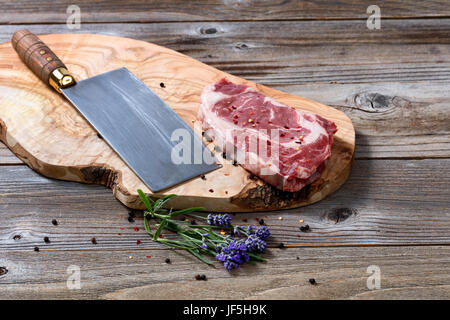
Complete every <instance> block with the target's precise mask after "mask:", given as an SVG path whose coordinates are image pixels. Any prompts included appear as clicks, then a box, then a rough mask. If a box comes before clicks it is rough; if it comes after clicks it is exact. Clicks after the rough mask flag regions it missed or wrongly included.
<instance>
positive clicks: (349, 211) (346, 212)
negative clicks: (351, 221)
mask: <svg viewBox="0 0 450 320" xmlns="http://www.w3.org/2000/svg"><path fill="white" fill-rule="evenodd" d="M356 215H358V210H356V209H353V208H335V209H333V210H331V211H329V212H326V213H325V215H324V216H323V218H324V219H326V220H330V221H333V222H334V223H336V224H337V223H341V222H344V221H345V220H347V219H348V218H350V217H351V216H356Z"/></svg>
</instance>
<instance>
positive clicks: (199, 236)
mask: <svg viewBox="0 0 450 320" xmlns="http://www.w3.org/2000/svg"><path fill="white" fill-rule="evenodd" d="M138 194H139V197H140V198H141V200H142V202H143V203H144V204H145V206H146V208H147V210H146V211H145V212H144V226H145V230H146V231H147V233H148V234H149V235H150V236H151V237H152V239H153V240H154V241H156V242H159V243H163V244H165V245H167V246H169V247H173V248H176V249H183V250H186V251H188V252H189V253H191V254H192V255H193V256H195V257H196V258H198V259H199V260H201V261H202V262H204V263H206V264H209V265H212V264H213V263H212V262H211V261H209V260H208V259H206V258H205V257H204V256H213V257H215V258H216V259H217V260H219V261H221V262H222V263H223V265H224V267H225V269H226V270H227V271H231V270H233V269H236V268H237V267H239V266H240V265H241V264H243V263H246V262H249V261H259V262H263V261H265V260H264V259H263V258H262V257H261V256H260V255H259V254H261V253H264V252H265V251H266V247H267V244H266V242H265V240H266V239H267V238H268V237H269V236H270V231H269V229H268V228H267V227H266V226H261V227H259V228H256V227H254V226H249V227H247V228H244V227H241V226H233V225H232V219H231V217H230V215H229V214H209V215H208V216H207V217H202V216H197V215H194V214H192V213H193V212H196V211H202V210H204V208H200V207H199V208H187V209H183V210H178V211H173V210H172V209H170V210H166V209H163V206H164V205H165V204H166V203H167V202H168V201H169V200H170V199H171V198H173V197H175V195H173V194H171V195H168V196H165V197H164V198H161V199H159V200H157V201H153V200H152V199H150V198H148V197H147V196H146V195H145V194H144V192H142V190H138ZM179 215H184V216H187V217H194V218H196V219H201V220H204V221H205V222H206V223H207V224H205V225H198V224H195V225H190V224H186V223H182V222H180V220H176V219H173V218H174V217H176V216H179ZM151 218H153V219H156V220H157V222H158V223H157V229H156V230H155V232H154V233H153V232H152V231H151V228H150V224H149V219H151ZM217 229H221V231H220V233H218V232H216V230H217ZM163 230H168V231H171V232H174V233H175V234H177V235H178V236H179V237H180V238H181V239H180V240H178V239H167V238H165V237H162V232H163ZM224 230H228V231H229V232H231V233H232V234H233V235H234V236H235V238H233V237H231V236H230V235H226V234H225V231H224ZM236 237H237V238H236ZM242 237H243V238H242Z"/></svg>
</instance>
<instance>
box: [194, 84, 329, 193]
mask: <svg viewBox="0 0 450 320" xmlns="http://www.w3.org/2000/svg"><path fill="white" fill-rule="evenodd" d="M201 99H202V104H201V107H200V110H199V114H198V119H199V120H200V121H201V123H202V127H203V129H204V130H205V131H206V134H207V135H208V136H209V137H211V138H212V139H213V140H214V143H215V145H217V146H219V148H222V150H223V151H224V152H226V153H227V156H229V157H231V158H233V159H235V160H236V161H237V162H238V163H239V164H240V165H241V166H242V167H244V168H245V169H246V170H248V171H250V172H251V173H253V174H255V175H257V176H259V177H260V178H261V179H263V180H264V181H266V182H267V183H269V184H271V185H273V186H275V187H277V188H278V189H281V190H284V191H291V192H294V191H298V190H300V189H301V188H303V187H304V186H306V185H308V184H311V183H312V182H314V181H315V180H316V179H318V178H319V177H320V175H321V173H322V171H323V170H324V168H325V162H326V160H327V159H328V158H329V157H330V155H331V145H332V143H333V135H334V134H335V133H336V131H337V129H336V125H335V124H334V123H333V122H331V121H329V120H326V119H324V118H322V117H320V116H318V115H316V114H312V113H308V112H303V111H300V110H297V109H295V108H292V107H289V106H287V105H285V104H283V103H280V102H278V101H276V100H274V99H273V98H270V97H268V96H265V95H263V94H262V93H260V92H258V91H256V90H255V89H253V88H252V87H249V86H246V85H242V84H234V83H231V82H230V81H228V80H226V79H222V80H221V81H219V82H217V83H215V84H211V85H209V86H207V87H206V88H205V89H204V90H203V93H202V97H201Z"/></svg>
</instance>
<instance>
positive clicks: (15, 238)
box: [13, 234, 22, 240]
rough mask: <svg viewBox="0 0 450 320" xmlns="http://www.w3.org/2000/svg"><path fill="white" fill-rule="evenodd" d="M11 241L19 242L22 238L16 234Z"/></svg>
mask: <svg viewBox="0 0 450 320" xmlns="http://www.w3.org/2000/svg"><path fill="white" fill-rule="evenodd" d="M13 239H14V240H20V239H22V236H21V235H20V234H16V235H15V236H14V237H13Z"/></svg>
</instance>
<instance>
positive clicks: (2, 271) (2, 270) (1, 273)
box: [0, 267, 8, 276]
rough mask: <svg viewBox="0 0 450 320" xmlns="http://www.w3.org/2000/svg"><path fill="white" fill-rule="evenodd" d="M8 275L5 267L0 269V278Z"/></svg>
mask: <svg viewBox="0 0 450 320" xmlns="http://www.w3.org/2000/svg"><path fill="white" fill-rule="evenodd" d="M7 273H8V269H6V267H0V276H4V275H5V274H7Z"/></svg>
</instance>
